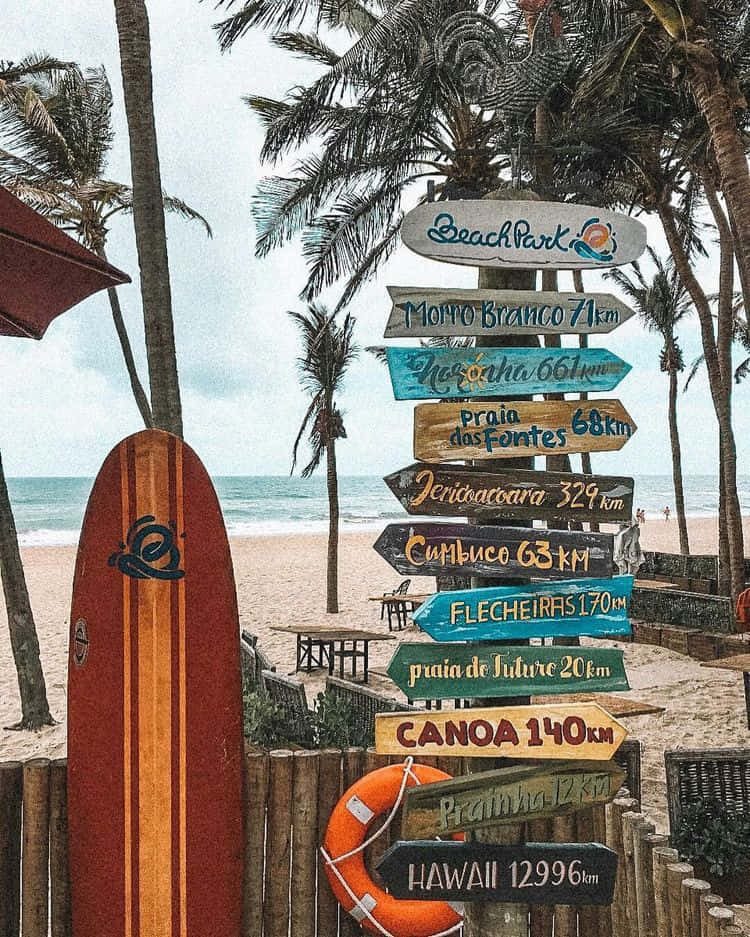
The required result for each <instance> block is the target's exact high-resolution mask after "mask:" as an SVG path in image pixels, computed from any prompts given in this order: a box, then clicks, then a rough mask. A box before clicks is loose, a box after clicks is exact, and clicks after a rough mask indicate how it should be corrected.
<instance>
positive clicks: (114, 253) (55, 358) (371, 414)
mask: <svg viewBox="0 0 750 937" xmlns="http://www.w3.org/2000/svg"><path fill="white" fill-rule="evenodd" d="M148 6H149V13H150V18H151V41H152V58H153V69H154V98H155V107H156V120H157V133H158V137H159V154H160V161H161V170H162V182H163V185H164V188H165V190H166V191H167V192H169V193H170V194H173V195H176V196H179V197H180V198H182V199H184V200H185V201H187V202H188V203H189V204H190V205H191V206H193V207H194V208H196V209H197V210H198V211H200V212H201V213H202V214H204V215H205V216H206V217H207V219H208V220H209V222H210V224H211V226H212V228H213V231H214V237H213V239H212V240H209V239H207V237H206V235H205V233H204V232H203V230H202V228H201V227H200V226H199V225H197V224H191V223H188V222H185V221H183V220H180V219H178V218H168V223H167V224H168V236H169V261H170V269H171V281H172V295H173V306H174V318H175V331H176V340H177V353H178V367H179V373H180V381H181V387H182V395H183V409H184V414H183V415H184V423H185V438H186V440H187V441H188V442H189V443H190V444H191V445H192V447H193V448H194V449H195V450H196V451H197V452H198V454H199V455H200V456H201V458H202V459H203V461H204V463H205V464H206V466H207V468H208V470H209V471H210V472H212V473H213V474H219V475H232V474H235V475H276V474H286V473H287V472H288V471H289V468H290V454H291V448H292V444H293V441H294V438H295V436H296V433H297V430H298V427H299V424H300V421H301V419H302V417H303V415H304V412H305V409H306V405H307V401H306V397H305V395H304V393H303V391H302V389H301V388H300V386H299V382H298V377H297V372H296V364H295V359H296V356H297V354H298V352H299V341H298V336H297V334H296V331H295V329H294V327H293V325H292V323H291V321H290V320H289V318H288V316H287V315H286V311H287V310H290V309H298V310H301V309H303V308H304V304H303V303H302V302H301V301H300V300H299V298H298V293H299V291H300V289H301V288H302V286H303V284H304V281H305V267H304V261H303V259H302V257H301V251H300V247H299V243H294V242H293V243H292V244H290V245H288V246H287V247H285V248H284V249H282V250H280V251H277V252H275V253H273V254H271V255H270V256H269V257H267V258H263V259H257V258H256V257H255V255H254V245H255V229H254V225H253V221H252V217H251V214H250V204H251V199H252V196H253V192H254V190H255V186H256V185H257V182H258V180H259V179H260V178H261V177H262V176H263V175H265V174H268V173H270V172H271V171H272V167H270V166H262V165H260V163H259V156H258V154H259V151H260V147H261V143H262V130H261V127H260V125H259V122H258V120H257V119H256V118H255V116H254V115H253V114H252V112H251V111H250V110H249V108H248V107H247V105H246V104H245V103H244V102H243V100H242V98H243V95H246V94H248V93H253V94H261V95H265V96H269V97H277V98H278V97H282V96H283V95H284V93H285V92H286V91H287V90H288V89H289V88H290V87H292V86H293V85H295V84H298V83H301V82H304V81H306V80H307V79H308V78H309V77H310V75H311V74H312V71H311V69H312V66H310V65H308V64H305V63H302V62H300V61H299V60H296V59H292V58H291V57H290V56H289V55H288V54H286V53H283V52H282V51H281V50H277V49H274V48H273V47H271V46H270V45H269V43H268V42H267V40H266V38H265V37H264V36H263V35H262V34H260V33H257V32H256V33H253V34H251V35H249V36H248V37H246V38H244V39H243V40H240V41H239V42H238V43H237V44H236V45H235V47H234V50H233V51H232V52H231V53H228V54H222V53H221V52H220V51H219V48H218V44H217V41H216V38H215V34H214V32H213V31H212V29H211V25H212V24H213V23H214V22H216V21H217V20H218V19H220V18H222V17H223V16H224V15H225V11H224V10H219V11H217V10H215V9H214V6H213V3H211V2H205V3H200V2H198V0H158V3H157V2H155V0H151V2H150V3H149V4H148ZM35 51H46V52H48V53H50V54H52V55H55V56H57V57H59V58H61V59H65V60H72V61H76V62H78V63H79V64H80V65H82V66H98V65H104V67H105V68H106V70H107V73H108V75H109V78H110V81H111V83H112V88H113V92H114V112H113V123H114V130H115V142H114V146H113V150H112V153H111V157H110V160H109V165H108V169H107V175H108V176H109V178H112V179H116V180H118V181H126V182H129V179H130V176H129V160H128V137H127V126H126V122H125V115H124V107H123V102H122V89H121V83H120V72H119V56H118V49H117V34H116V29H115V22H114V5H113V3H111V2H101V0H66V2H65V3H64V4H60V3H52V2H51V0H25V2H24V3H23V4H15V5H12V6H11V7H10V8H9V9H8V10H7V11H6V15H5V16H4V18H3V42H2V48H0V59H4V60H9V59H10V60H14V59H16V60H17V59H19V58H21V57H22V56H24V55H26V54H28V53H30V52H35ZM420 194H421V193H420V192H419V191H414V193H413V198H414V202H415V204H416V200H417V198H418V197H419V196H420ZM647 227H648V230H649V243H650V244H652V245H653V246H654V247H655V248H656V249H657V251H659V252H660V253H661V254H662V255H663V256H667V250H666V246H665V244H664V241H663V238H661V236H660V232H659V228H658V225H655V224H654V223H653V222H651V221H650V220H649V221H648V222H647ZM108 253H109V258H110V260H111V262H112V263H114V264H115V265H116V266H118V267H120V268H121V269H123V270H125V271H127V272H128V273H129V274H130V275H131V277H132V278H133V281H134V282H133V284H132V285H129V286H125V287H121V288H120V296H121V301H122V304H123V307H124V311H125V317H126V322H127V325H128V329H129V331H130V334H131V339H132V342H133V345H134V346H135V349H136V352H137V356H138V362H139V366H140V371H141V375H142V378H143V380H144V382H145V380H146V364H145V354H144V352H143V327H142V320H141V312H140V304H139V292H138V286H137V284H138V263H137V257H136V250H135V241H134V235H133V230H132V220H131V219H130V218H128V217H123V218H121V219H118V220H115V221H114V223H113V224H112V228H111V233H110V237H109V242H108ZM699 272H700V279H701V281H702V283H703V285H704V287H705V289H706V291H707V292H709V293H711V292H714V291H715V290H716V289H717V283H718V272H717V265H716V263H715V261H714V260H713V259H711V260H709V261H707V262H705V263H703V264H702V265H701V267H700V270H699ZM584 280H585V284H586V288H587V289H589V290H591V291H600V290H604V291H606V292H616V290H614V289H613V284H611V283H603V282H602V280H601V279H600V276H599V275H598V274H596V273H585V274H584ZM387 285H409V286H417V285H418V286H427V285H429V286H434V287H445V286H456V287H458V286H462V287H471V286H475V285H476V272H475V270H473V269H472V268H468V267H460V266H457V265H450V264H446V263H438V262H435V261H431V260H427V259H424V258H421V257H418V256H417V255H416V254H413V253H412V252H411V251H409V250H408V248H406V247H405V246H403V245H402V246H401V247H399V249H398V250H397V251H396V252H395V254H394V256H393V257H392V258H391V260H390V261H389V262H388V264H387V265H385V266H384V267H383V268H381V270H380V272H379V274H378V276H377V278H376V279H375V280H374V281H372V282H371V283H370V284H369V285H368V286H367V288H366V289H364V290H363V291H362V292H361V293H360V294H359V296H358V297H357V299H356V300H355V301H354V303H353V304H352V307H351V311H352V312H353V313H354V315H355V316H356V318H357V325H356V332H355V335H356V340H357V342H358V344H359V345H360V346H361V347H362V348H365V347H366V346H368V345H373V344H382V336H383V329H384V328H385V324H386V321H387V318H388V312H389V308H390V305H389V301H388V294H387V291H386V286H387ZM560 288H561V289H563V290H572V288H573V287H572V280H571V275H570V274H569V273H564V272H563V273H561V275H560ZM681 341H682V344H683V348H684V351H685V358H686V360H687V361H688V362H689V361H691V360H692V359H693V358H694V357H695V356H697V355H698V354H699V353H700V350H701V349H700V338H699V333H698V324H697V319H695V318H693V319H691V320H690V321H688V322H687V323H686V325H685V326H684V327H683V329H682V331H681ZM591 344H592V346H600V347H607V348H609V349H610V350H611V351H612V352H614V353H615V354H617V355H619V356H620V357H621V358H624V359H625V360H626V361H628V362H630V364H632V365H633V370H632V372H631V373H630V375H628V377H627V378H626V379H625V380H624V381H623V382H622V384H620V386H619V387H618V389H617V391H616V396H618V397H619V398H620V399H621V400H622V402H623V403H624V405H625V407H626V409H627V410H628V411H629V413H630V414H631V416H632V418H633V419H634V421H635V422H636V423H637V424H638V427H639V429H638V432H637V433H636V435H635V436H634V437H633V438H632V439H631V440H630V441H629V442H628V444H627V445H626V447H625V448H624V449H622V450H621V451H620V452H619V453H608V454H601V455H599V454H595V455H594V457H593V464H594V471H601V472H606V473H609V474H614V473H622V474H667V473H669V472H670V471H671V461H670V447H669V434H668V429H667V420H666V401H667V377H666V375H664V374H662V373H661V372H660V371H659V352H660V349H661V343H660V341H659V339H658V337H657V336H653V335H649V334H646V333H645V332H644V330H643V328H642V326H641V325H640V324H639V323H638V321H637V319H632V320H630V322H628V323H626V324H625V325H624V326H622V327H620V328H619V329H617V330H616V331H615V332H612V333H610V334H609V335H604V336H596V337H593V338H592V341H591ZM0 387H1V388H2V394H3V402H4V405H3V407H2V413H3V417H4V418H3V420H2V423H1V424H0V450H1V451H2V457H3V462H4V466H5V471H6V474H7V475H9V476H21V475H63V476H65V475H85V476H91V475H94V474H95V473H96V471H97V470H98V468H99V466H100V465H101V463H102V462H103V460H104V458H105V456H106V454H107V452H108V451H109V450H110V449H111V448H112V447H113V446H114V445H115V444H116V443H117V442H118V441H119V440H120V439H121V438H122V437H124V436H126V435H128V434H129V433H132V432H136V431H137V430H139V429H140V428H141V425H140V420H139V415H138V411H137V409H136V406H135V403H134V402H133V399H132V395H131V392H130V388H129V384H128V381H127V376H126V373H125V369H124V366H123V364H122V361H121V357H120V351H119V347H118V345H117V341H116V336H115V332H114V327H113V324H112V319H111V316H110V312H109V305H108V302H107V298H106V294H100V295H98V296H95V297H92V298H91V299H89V300H86V301H85V302H84V303H82V304H80V305H79V306H77V307H76V308H75V309H73V310H71V311H70V312H68V313H66V314H65V315H63V316H61V317H60V318H59V319H57V320H56V321H55V322H54V323H53V324H52V326H51V327H50V329H49V331H48V332H47V335H46V336H45V338H44V339H43V341H41V342H32V341H26V340H17V339H10V338H8V339H2V340H0ZM748 392H750V386H748V387H744V386H740V387H739V388H738V389H737V393H736V398H735V399H736V404H735V414H736V417H735V419H736V425H737V430H738V432H737V437H738V450H739V468H740V471H741V472H742V471H743V467H744V466H745V465H747V460H748V457H749V456H750V440H749V439H748V437H747V433H744V432H743V429H744V427H745V426H746V423H745V412H746V407H747V401H748V396H747V395H748ZM340 405H341V407H342V409H343V410H344V413H345V422H346V427H347V431H348V439H347V440H344V441H342V442H341V443H340V444H339V447H338V463H339V470H340V472H341V473H342V474H364V475H374V474H384V473H387V472H391V471H394V470H396V469H398V468H400V467H402V466H405V465H408V464H409V463H411V462H412V461H413V457H412V443H411V436H412V415H411V412H412V409H413V404H411V403H405V402H402V403H397V402H395V401H394V400H393V397H392V392H391V389H390V382H389V380H388V375H387V370H386V369H385V368H384V367H383V365H381V364H379V363H377V362H376V361H375V360H374V359H373V358H372V356H371V355H369V354H367V353H365V352H364V351H363V352H362V354H361V355H360V357H359V359H358V360H357V361H356V362H355V363H354V364H353V365H352V367H351V369H350V371H349V374H348V377H347V379H346V383H345V387H344V391H343V393H342V396H341V399H340ZM680 408H681V409H680V431H681V436H682V443H683V465H684V471H685V472H686V473H687V474H713V473H715V472H716V452H717V433H716V422H715V418H714V414H713V408H712V405H711V400H710V396H709V393H708V386H707V382H706V380H705V377H704V375H703V374H702V373H701V375H700V376H699V378H697V379H696V381H695V382H694V383H693V385H691V388H690V390H689V392H688V393H687V394H685V395H681V398H680ZM574 462H575V463H578V460H577V459H575V460H574ZM302 464H304V463H302ZM537 464H538V467H542V465H541V462H539V461H538V463H537Z"/></svg>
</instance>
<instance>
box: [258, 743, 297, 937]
mask: <svg viewBox="0 0 750 937" xmlns="http://www.w3.org/2000/svg"><path fill="white" fill-rule="evenodd" d="M292 759H293V755H292V752H290V751H288V750H286V749H276V750H275V751H272V752H271V753H270V754H269V756H268V763H269V785H268V833H267V836H266V869H265V883H266V888H265V901H264V902H263V934H264V937H288V935H289V871H290V852H291V844H292V837H291V833H292Z"/></svg>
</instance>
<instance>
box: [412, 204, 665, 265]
mask: <svg viewBox="0 0 750 937" xmlns="http://www.w3.org/2000/svg"><path fill="white" fill-rule="evenodd" d="M401 238H402V240H403V242H404V244H406V246H407V247H410V248H411V249H412V250H413V251H416V253H418V254H422V255H424V256H425V257H431V258H432V259H433V260H444V261H447V262H448V263H454V264H469V265H470V266H473V267H476V266H487V267H516V268H526V269H528V268H531V269H540V268H544V267H548V268H553V269H560V270H580V269H585V268H592V269H593V268H602V267H614V266H617V265H619V264H626V263H630V262H631V261H633V260H637V259H638V257H640V255H641V254H642V253H643V252H644V250H645V249H646V228H645V227H644V226H643V225H642V224H641V222H640V221H636V219H635V218H630V217H628V216H627V215H621V214H618V213H615V212H611V211H606V210H605V209H603V208H594V207H592V206H591V205H575V204H572V203H566V204H561V203H559V202H532V201H519V202H514V201H494V200H489V199H481V200H480V199H465V200H461V201H448V202H430V203H426V204H424V205H420V206H418V207H417V208H415V209H414V210H413V211H410V212H409V213H408V214H407V216H406V217H405V218H404V221H403V224H402V226H401Z"/></svg>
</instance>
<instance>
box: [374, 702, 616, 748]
mask: <svg viewBox="0 0 750 937" xmlns="http://www.w3.org/2000/svg"><path fill="white" fill-rule="evenodd" d="M627 734H628V733H627V731H626V729H625V726H623V725H622V724H621V723H619V722H618V721H617V720H616V719H614V718H613V717H612V716H610V714H609V713H608V712H605V711H604V710H603V709H602V707H601V706H599V705H598V704H597V703H574V704H571V705H569V706H566V705H564V704H562V703H555V704H553V705H552V704H551V705H545V706H538V705H534V706H505V707H503V708H493V709H456V710H454V711H452V712H406V713H378V714H377V715H376V716H375V748H376V750H377V752H378V754H379V755H414V756H415V757H417V756H419V755H427V756H430V755H467V756H470V757H472V758H534V759H537V758H545V759H546V758H558V759H560V758H575V759H587V758H588V759H592V760H594V761H609V759H610V758H611V757H612V756H613V755H614V753H615V752H616V751H617V749H618V748H619V747H620V745H622V743H623V742H624V741H625V738H626V736H627Z"/></svg>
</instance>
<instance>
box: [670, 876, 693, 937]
mask: <svg viewBox="0 0 750 937" xmlns="http://www.w3.org/2000/svg"><path fill="white" fill-rule="evenodd" d="M694 872H695V869H694V868H693V867H692V865H690V864H689V863H688V862H672V863H670V864H669V865H668V866H667V868H666V875H667V908H668V915H669V917H668V920H669V922H670V924H671V925H672V934H673V935H674V937H685V935H684V932H683V929H682V883H683V881H684V880H685V879H686V878H692V877H693V873H694Z"/></svg>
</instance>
